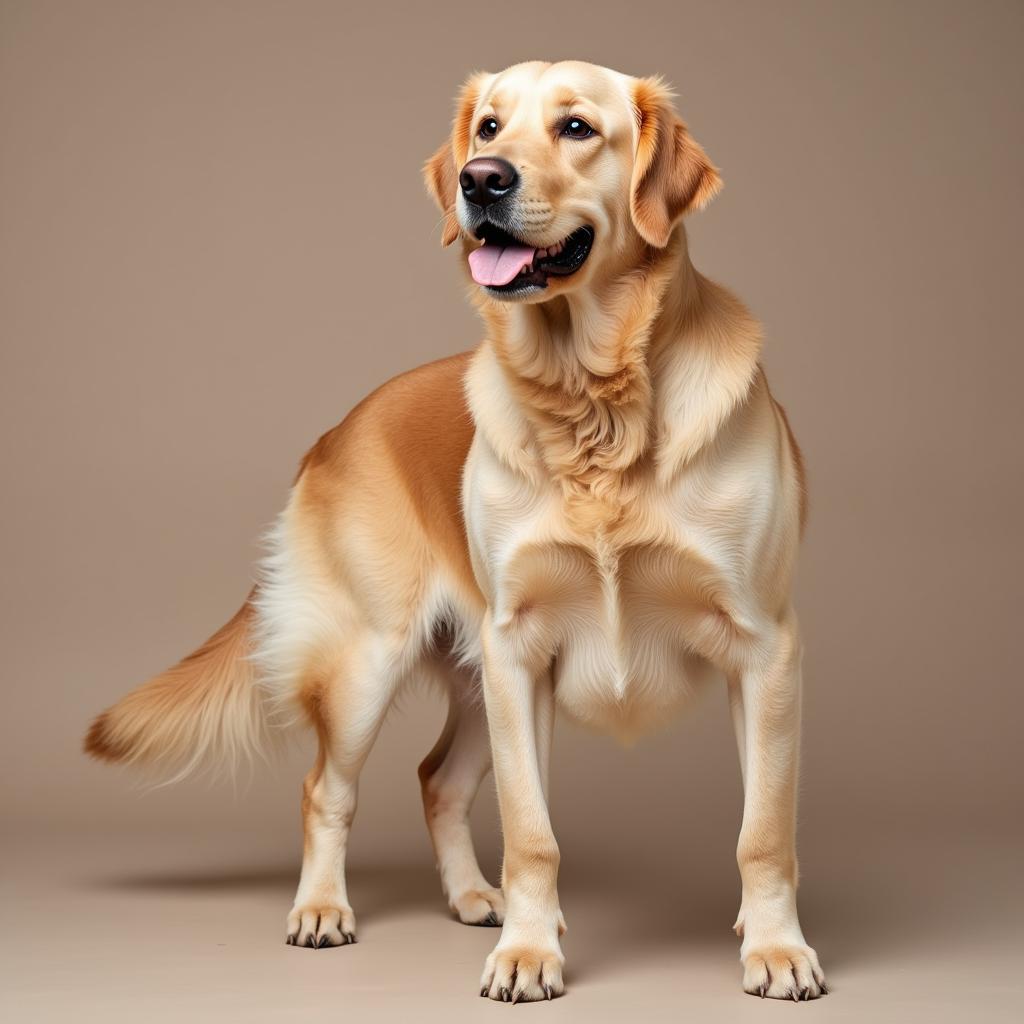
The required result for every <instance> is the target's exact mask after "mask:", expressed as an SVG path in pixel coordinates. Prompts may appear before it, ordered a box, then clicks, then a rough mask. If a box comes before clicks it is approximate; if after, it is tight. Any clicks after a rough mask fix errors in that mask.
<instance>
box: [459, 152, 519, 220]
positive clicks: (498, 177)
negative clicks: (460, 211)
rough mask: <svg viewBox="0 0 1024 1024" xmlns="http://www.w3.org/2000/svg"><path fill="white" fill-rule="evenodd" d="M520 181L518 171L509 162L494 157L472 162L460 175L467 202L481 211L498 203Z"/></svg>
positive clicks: (484, 157)
mask: <svg viewBox="0 0 1024 1024" xmlns="http://www.w3.org/2000/svg"><path fill="white" fill-rule="evenodd" d="M518 180H519V175H518V174H516V169H515V168H514V167H513V166H512V165H511V164H510V163H509V162H508V161H507V160H501V159H499V158H498V157H493V156H478V157H477V158H476V159H475V160H470V161H469V163H468V164H466V166H465V167H463V168H462V173H461V174H460V175H459V184H460V185H461V186H462V194H463V195H464V196H465V197H466V201H467V202H469V203H473V205H474V206H479V207H480V208H481V209H482V208H483V207H485V206H490V205H491V203H496V202H497V201H498V200H499V199H500V198H501V197H502V196H503V195H505V194H506V193H507V192H508V191H509V190H510V189H511V188H512V187H513V186H514V185H515V183H516V182H517V181H518Z"/></svg>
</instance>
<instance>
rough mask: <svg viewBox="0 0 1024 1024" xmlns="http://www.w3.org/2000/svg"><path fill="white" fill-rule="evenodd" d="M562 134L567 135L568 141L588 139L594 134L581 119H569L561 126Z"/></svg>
mask: <svg viewBox="0 0 1024 1024" xmlns="http://www.w3.org/2000/svg"><path fill="white" fill-rule="evenodd" d="M562 134H563V135H568V136H569V138H570V139H589V138H590V136H591V135H594V134H595V132H594V129H593V128H591V127H590V125H589V124H587V122H586V121H584V120H583V118H582V117H570V118H569V120H568V121H566V122H565V124H564V125H562Z"/></svg>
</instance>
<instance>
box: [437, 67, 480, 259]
mask: <svg viewBox="0 0 1024 1024" xmlns="http://www.w3.org/2000/svg"><path fill="white" fill-rule="evenodd" d="M489 77H490V76H489V75H486V74H484V73H483V72H478V73H477V74H475V75H471V76H470V77H469V78H468V79H467V81H466V83H465V84H464V85H463V86H462V89H461V90H460V91H459V96H458V99H457V100H456V103H455V119H454V121H453V122H452V134H451V138H449V139H448V140H447V141H445V142H444V143H443V144H442V146H441V147H440V148H439V149H438V151H437V152H436V153H435V154H434V155H433V156H432V157H431V158H430V159H429V160H428V161H427V162H426V163H425V164H424V165H423V178H424V180H425V181H426V183H427V191H428V192H429V193H430V194H431V195H432V196H433V197H434V202H436V203H437V205H438V206H439V207H440V208H441V213H442V214H443V215H444V224H443V225H442V228H441V244H442V245H451V244H452V242H454V241H455V239H456V238H458V237H459V230H460V228H459V221H458V218H457V217H456V215H455V198H456V196H457V195H458V188H459V171H460V170H461V169H462V165H463V164H464V163H465V162H466V154H467V153H468V152H469V138H470V132H471V131H472V127H473V126H472V121H473V111H474V109H475V108H476V102H477V100H478V99H479V98H480V90H481V86H482V83H483V81H484V80H485V79H486V78H489Z"/></svg>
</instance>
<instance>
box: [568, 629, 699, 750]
mask: <svg viewBox="0 0 1024 1024" xmlns="http://www.w3.org/2000/svg"><path fill="white" fill-rule="evenodd" d="M710 674H711V668H710V666H709V665H708V663H707V662H706V661H704V660H703V659H702V658H700V657H698V656H697V655H694V654H692V653H689V652H688V651H686V649H685V648H684V647H683V646H682V645H681V644H679V642H678V640H677V638H676V637H674V636H671V635H669V634H667V633H661V634H660V635H659V634H656V633H653V632H652V631H641V632H638V633H636V634H634V635H627V636H625V637H621V638H619V639H618V640H616V638H615V637H614V636H613V635H612V633H611V631H610V630H609V629H608V628H607V624H606V623H600V622H598V621H595V622H594V624H593V626H592V628H591V629H590V630H587V631H581V630H579V629H576V630H574V631H573V632H572V634H571V636H569V637H568V638H567V639H566V641H565V642H564V644H563V645H562V647H561V649H560V651H559V653H558V655H557V657H556V660H555V668H554V682H555V696H556V699H557V701H558V705H559V707H560V708H561V709H562V710H563V711H564V712H565V713H566V714H567V715H568V716H569V717H571V718H573V719H574V720H576V721H578V722H580V723H582V724H584V725H587V726H591V727H593V728H597V729H600V730H601V731H602V732H609V733H612V734H613V735H615V736H617V737H619V738H620V739H622V740H624V741H630V740H632V739H635V738H636V737H637V736H639V735H641V734H642V733H644V732H648V731H650V730H651V729H654V728H657V727H658V726H660V725H663V724H666V723H667V722H668V721H669V720H670V718H671V717H672V716H673V715H674V714H676V713H677V712H678V711H679V710H680V709H681V708H683V707H684V706H685V705H686V704H687V703H688V701H690V700H691V699H692V698H693V697H694V696H695V694H696V693H697V691H698V689H700V688H701V687H702V685H703V684H704V683H705V682H706V681H707V680H708V677H709V675H710Z"/></svg>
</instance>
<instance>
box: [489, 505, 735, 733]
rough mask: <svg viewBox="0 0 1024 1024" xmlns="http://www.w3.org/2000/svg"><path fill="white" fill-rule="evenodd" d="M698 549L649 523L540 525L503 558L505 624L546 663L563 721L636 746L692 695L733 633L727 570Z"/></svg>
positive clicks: (693, 535) (695, 540) (694, 541)
mask: <svg viewBox="0 0 1024 1024" xmlns="http://www.w3.org/2000/svg"><path fill="white" fill-rule="evenodd" d="M561 525H562V526H563V527H564V520H563V521H562V523H561ZM702 547H705V545H702V543H701V539H700V537H699V535H698V533H697V532H696V531H691V532H690V534H689V535H686V534H683V533H681V532H680V531H679V530H678V529H677V528H674V527H670V526H668V525H667V524H666V523H664V522H659V521H658V517H657V516H648V521H647V522H646V524H644V523H638V522H637V521H636V519H635V518H634V519H632V520H630V525H629V528H628V529H615V528H611V529H604V528H598V529H595V530H589V531H588V530H579V529H574V530H566V529H564V528H563V529H558V528H557V527H556V528H555V529H554V530H547V529H545V524H544V523H543V522H541V521H538V522H537V524H536V526H535V529H534V530H533V531H531V530H529V529H526V530H524V531H523V535H522V536H520V537H519V538H518V539H517V541H516V542H514V543H512V544H510V546H509V548H508V550H507V557H506V558H505V559H504V562H503V565H502V567H501V586H500V592H501V594H502V600H501V602H500V603H501V606H502V613H501V616H500V618H501V621H502V622H503V625H504V628H506V629H507V630H508V631H509V632H510V634H512V635H514V637H515V639H516V642H517V643H520V644H522V645H524V648H525V649H526V650H527V651H529V652H530V653H531V654H533V655H535V656H536V657H537V659H538V660H541V659H543V658H545V657H547V656H548V655H550V656H551V658H552V665H553V671H554V679H555V692H556V695H557V699H558V702H559V704H560V705H561V706H562V708H563V709H564V710H565V711H566V712H568V713H569V714H570V715H571V716H572V717H574V718H576V719H579V720H581V721H584V722H586V723H588V724H591V725H594V726H597V727H599V728H602V729H605V730H608V731H611V732H614V733H617V734H619V735H621V736H623V737H626V738H628V737H630V736H633V735H637V734H639V733H641V732H643V731H645V730H646V729H648V728H650V727H651V726H653V725H656V724H658V723H660V722H662V721H664V720H665V718H666V717H667V716H668V715H669V714H671V713H672V712H673V711H675V710H676V709H677V708H678V707H680V706H681V705H682V704H684V703H685V702H686V701H687V700H688V699H689V698H690V697H692V696H693V694H694V691H695V690H696V689H697V687H698V686H699V685H700V684H701V683H702V682H704V681H705V680H706V678H707V676H708V673H709V668H708V656H709V653H710V652H712V651H713V649H714V646H715V644H716V643H720V642H721V641H722V639H723V636H726V635H727V634H729V633H730V632H731V630H732V625H731V621H730V618H729V616H728V615H727V613H726V612H725V610H724V609H725V608H726V607H727V606H728V603H729V602H728V597H727V594H726V587H725V585H724V582H723V581H724V578H725V573H724V572H723V567H722V566H721V565H719V564H717V563H716V562H715V560H714V559H713V558H711V557H709V556H708V554H707V552H706V551H702Z"/></svg>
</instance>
